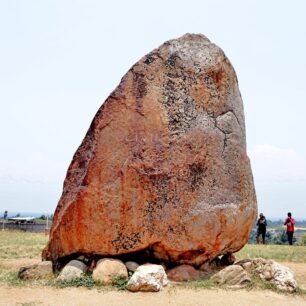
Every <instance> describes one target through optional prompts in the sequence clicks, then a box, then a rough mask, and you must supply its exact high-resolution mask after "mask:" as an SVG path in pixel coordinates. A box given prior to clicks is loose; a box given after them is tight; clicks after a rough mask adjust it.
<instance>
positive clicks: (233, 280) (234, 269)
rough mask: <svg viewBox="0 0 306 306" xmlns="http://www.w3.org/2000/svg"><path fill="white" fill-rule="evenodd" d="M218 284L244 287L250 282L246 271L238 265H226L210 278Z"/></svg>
mask: <svg viewBox="0 0 306 306" xmlns="http://www.w3.org/2000/svg"><path fill="white" fill-rule="evenodd" d="M210 279H211V280H212V281H213V282H215V283H217V284H218V285H225V286H229V287H244V286H246V285H248V284H249V283H250V282H251V278H250V277H249V275H248V273H247V272H246V271H245V270H244V269H243V268H242V267H241V266H239V265H233V266H229V267H226V268H224V269H222V270H221V271H219V272H218V273H216V274H215V275H213V276H212V277H211V278H210Z"/></svg>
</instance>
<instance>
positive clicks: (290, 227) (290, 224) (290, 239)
mask: <svg viewBox="0 0 306 306" xmlns="http://www.w3.org/2000/svg"><path fill="white" fill-rule="evenodd" d="M294 224H295V220H294V218H292V214H291V212H288V214H287V218H286V220H285V223H284V225H287V236H288V242H289V245H292V244H293V233H294Z"/></svg>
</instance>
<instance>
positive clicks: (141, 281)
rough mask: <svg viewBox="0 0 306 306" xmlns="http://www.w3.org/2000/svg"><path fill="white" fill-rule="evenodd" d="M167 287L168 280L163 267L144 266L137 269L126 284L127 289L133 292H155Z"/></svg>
mask: <svg viewBox="0 0 306 306" xmlns="http://www.w3.org/2000/svg"><path fill="white" fill-rule="evenodd" d="M167 285H168V279H167V275H166V272H165V270H164V268H163V266H161V265H153V264H145V265H141V266H139V267H138V268H137V270H136V271H135V273H134V274H133V275H132V277H131V278H130V280H129V281H128V283H127V289H128V290H129V291H133V292H137V291H146V292H147V291H152V292H157V291H160V290H161V289H163V287H164V286H167Z"/></svg>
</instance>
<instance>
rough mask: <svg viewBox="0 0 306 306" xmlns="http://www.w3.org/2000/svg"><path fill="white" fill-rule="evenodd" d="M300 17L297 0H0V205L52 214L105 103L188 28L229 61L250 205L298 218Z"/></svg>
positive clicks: (302, 191) (302, 108)
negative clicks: (240, 114)
mask: <svg viewBox="0 0 306 306" xmlns="http://www.w3.org/2000/svg"><path fill="white" fill-rule="evenodd" d="M305 15H306V1H302V0H301V1H297V0H295V1H280V0H278V1H276V0H274V1H273V0H270V1H260V0H257V1H252V0H250V1H245V0H244V1H243V0H241V1H218V0H217V1H201V0H199V1H195V0H188V1H180V0H169V1H165V0H164V1H159V0H155V1H146V0H143V1H140V0H139V1H135V0H134V1H124V0H122V1H118V0H112V1H93V0H83V1H78V0H73V1H72V0H71V1H70V0H65V1H63V0H52V1H48V0H44V1H40V0H36V1H34V0H27V1H23V0H20V1H16V0H11V1H5V0H0V106H1V109H0V133H1V134H0V135H1V141H0V215H1V214H2V211H4V210H8V211H9V213H10V212H25V213H29V212H39V213H40V212H41V213H53V211H54V210H55V207H56V205H57V202H58V200H59V198H60V195H61V192H62V185H63V181H64V178H65V175H66V171H67V168H68V166H69V164H70V162H71V159H72V156H73V154H74V152H75V151H76V149H77V148H78V146H79V145H80V143H81V141H82V139H83V137H84V136H85V133H86V131H87V129H88V127H89V125H90V122H91V120H92V118H93V116H94V115H95V113H96V111H97V110H98V108H99V107H100V106H101V104H102V103H103V101H104V100H105V99H106V98H107V96H108V95H109V94H110V92H111V91H112V90H113V89H115V88H116V86H117V85H118V84H119V82H120V79H121V78H122V76H123V75H124V74H125V73H126V72H127V71H128V69H129V68H130V67H131V66H132V65H133V64H134V63H135V62H137V61H138V60H139V59H140V58H141V57H142V56H143V55H145V54H146V53H148V52H150V51H151V50H153V49H154V48H156V47H158V46H159V45H161V44H162V43H163V42H164V41H166V40H169V39H172V38H176V37H179V36H181V35H183V34H185V33H187V32H189V33H202V34H204V35H205V36H207V37H208V38H209V39H210V40H211V41H212V42H214V43H216V44H217V45H218V46H220V47H221V48H222V49H223V50H224V52H225V53H226V55H227V56H228V58H229V59H230V61H231V63H232V64H233V66H234V68H235V70H236V73H237V76H238V80H239V87H240V91H241V94H242V97H243V101H244V110H245V118H246V132H247V144H248V154H249V157H250V159H251V164H252V169H253V175H254V181H255V187H256V192H257V200H258V207H259V211H260V212H263V213H264V214H265V215H266V216H267V218H283V217H285V215H286V213H287V212H288V211H292V213H293V216H295V217H296V218H304V219H306V141H305V132H306V118H305V113H306V91H305V86H306V82H305V81H306V18H305Z"/></svg>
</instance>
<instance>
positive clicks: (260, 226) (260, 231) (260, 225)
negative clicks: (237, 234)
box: [256, 213, 267, 244]
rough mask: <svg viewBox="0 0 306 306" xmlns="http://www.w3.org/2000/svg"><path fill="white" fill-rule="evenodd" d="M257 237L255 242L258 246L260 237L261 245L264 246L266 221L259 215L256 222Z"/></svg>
mask: <svg viewBox="0 0 306 306" xmlns="http://www.w3.org/2000/svg"><path fill="white" fill-rule="evenodd" d="M256 225H257V235H256V241H257V244H259V237H260V236H261V237H262V243H263V244H266V230H267V220H266V217H265V216H264V215H263V214H262V213H261V214H260V215H259V219H258V220H257V224H256Z"/></svg>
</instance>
